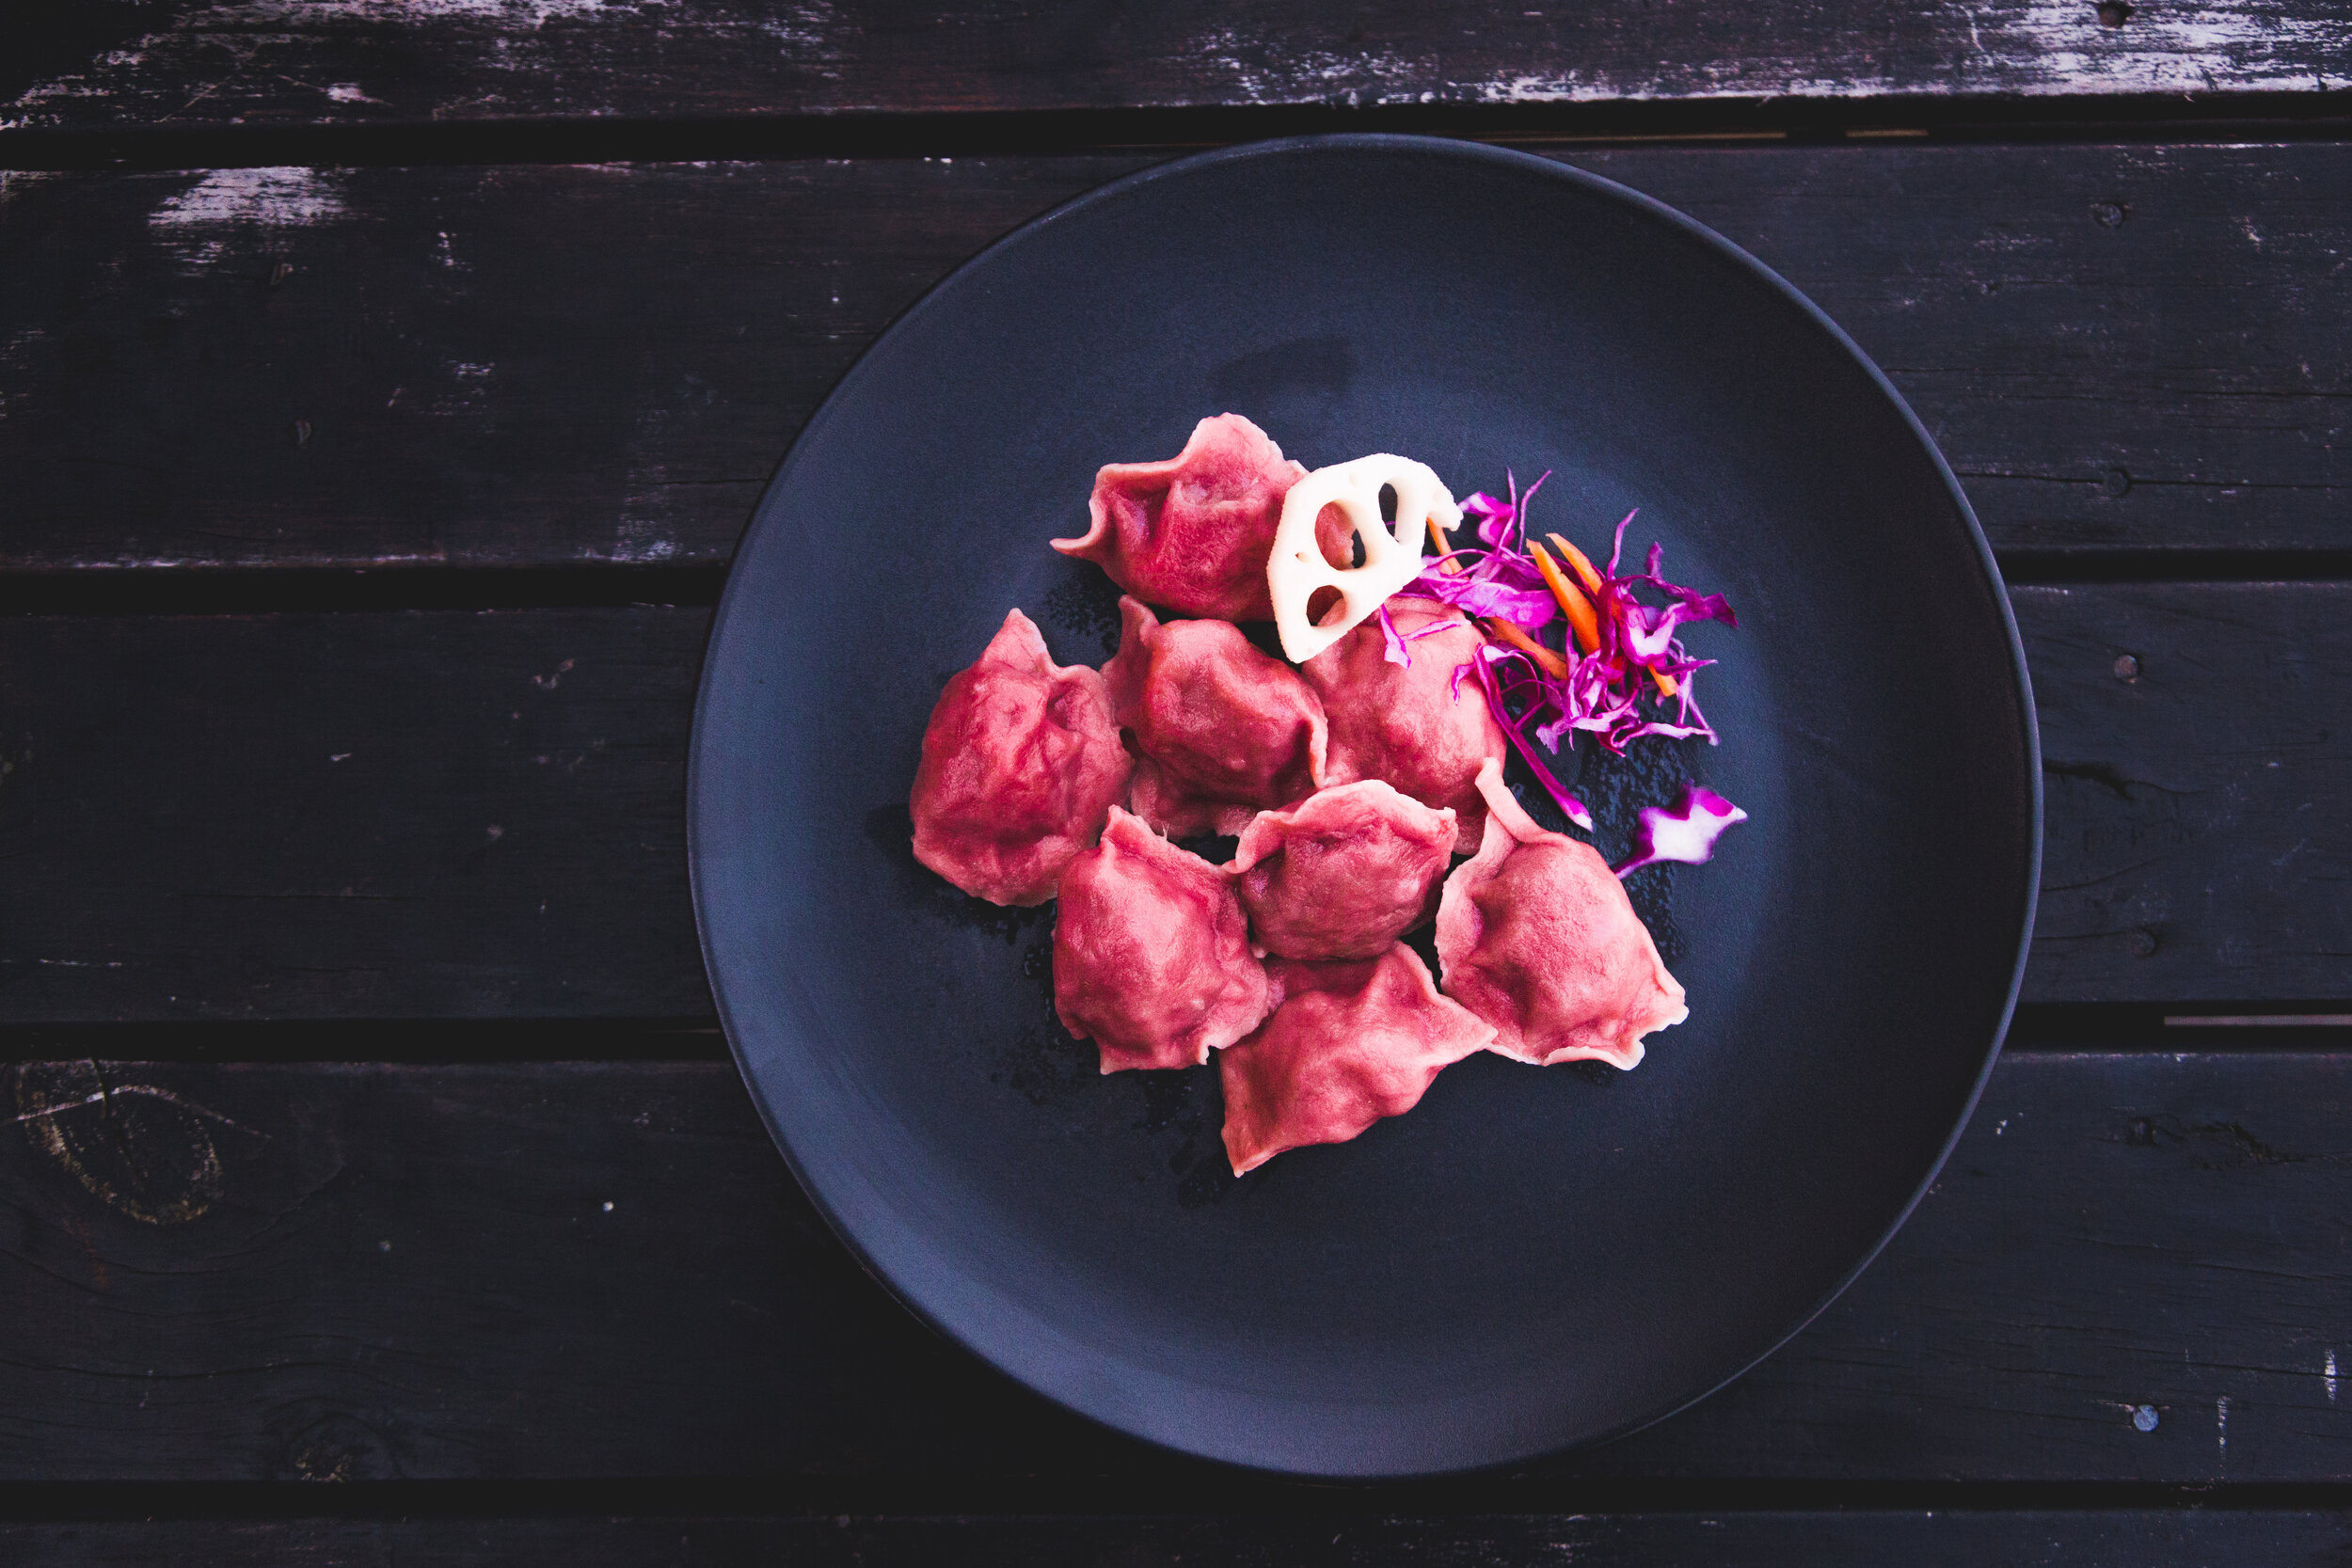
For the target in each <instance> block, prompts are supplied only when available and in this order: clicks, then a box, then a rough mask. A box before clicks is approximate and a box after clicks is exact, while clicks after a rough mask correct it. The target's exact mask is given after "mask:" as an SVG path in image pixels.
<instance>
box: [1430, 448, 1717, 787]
mask: <svg viewBox="0 0 2352 1568" xmlns="http://www.w3.org/2000/svg"><path fill="white" fill-rule="evenodd" d="M1550 477H1551V476H1550V474H1549V471H1547V472H1546V473H1545V475H1544V479H1549V478H1550ZM1542 483H1543V479H1538V480H1537V481H1536V482H1535V483H1534V484H1531V485H1529V486H1528V488H1527V491H1526V493H1525V494H1521V493H1520V492H1519V489H1518V484H1517V483H1516V482H1513V483H1512V484H1511V486H1510V499H1507V500H1498V499H1495V498H1494V497H1492V496H1489V495H1486V494H1485V493H1483V492H1482V493H1480V494H1478V495H1474V496H1472V497H1470V499H1469V500H1467V501H1464V502H1463V503H1462V510H1463V512H1464V513H1465V514H1466V515H1469V516H1472V517H1475V518H1477V519H1478V536H1479V538H1480V539H1482V540H1484V541H1485V542H1486V548H1485V549H1483V550H1470V549H1463V550H1455V551H1454V552H1452V553H1451V554H1449V555H1446V556H1442V557H1439V558H1438V560H1437V561H1435V562H1432V563H1431V565H1430V567H1429V568H1428V569H1427V570H1425V571H1423V572H1422V575H1421V576H1420V577H1419V578H1415V579H1414V581H1413V582H1412V584H1411V585H1410V586H1409V587H1407V588H1406V593H1410V594H1425V595H1427V596H1429V597H1432V598H1438V599H1443V600H1444V601H1445V602H1447V603H1448V604H1454V605H1458V606H1460V607H1461V608H1462V609H1463V610H1465V611H1466V612H1468V613H1470V614H1471V615H1481V616H1486V615H1491V616H1498V617H1500V618H1502V619H1504V620H1507V621H1509V622H1511V623H1512V624H1513V625H1514V626H1518V627H1519V628H1520V629H1522V630H1524V631H1527V632H1529V633H1530V634H1531V635H1532V634H1533V633H1534V631H1535V630H1536V629H1537V628H1539V627H1541V626H1546V625H1548V624H1549V623H1550V621H1551V620H1552V612H1553V610H1555V609H1556V608H1557V606H1556V605H1555V603H1554V601H1553V599H1552V596H1551V593H1550V590H1549V587H1548V586H1547V585H1546V584H1545V582H1544V578H1543V574H1542V572H1541V570H1540V569H1539V568H1538V567H1537V566H1536V564H1535V560H1534V556H1533V555H1531V554H1530V553H1528V551H1527V549H1526V540H1527V503H1528V501H1529V500H1530V499H1532V498H1533V497H1534V494H1535V491H1536V490H1537V488H1539V487H1540V486H1541V485H1542ZM1634 515H1635V514H1634V513H1631V512H1629V513H1627V514H1626V515H1625V517H1624V519H1623V520H1622V521H1620V522H1619V523H1618V524H1617V530H1616V534H1615V537H1614V538H1613V540H1612V542H1611V547H1610V552H1609V568H1608V570H1607V571H1606V572H1603V573H1601V574H1600V576H1601V583H1600V590H1599V592H1598V593H1597V594H1591V595H1590V597H1591V598H1592V600H1593V606H1594V610H1595V619H1596V621H1597V625H1598V628H1599V634H1600V646H1599V647H1598V648H1597V649H1594V650H1593V651H1592V652H1590V653H1584V652H1581V651H1580V650H1579V649H1578V648H1577V647H1576V645H1575V642H1574V641H1573V639H1572V637H1571V636H1570V635H1568V634H1567V633H1566V632H1565V631H1564V632H1563V634H1562V637H1561V643H1562V646H1561V648H1560V650H1559V652H1560V657H1561V658H1562V660H1563V662H1565V664H1566V665H1567V673H1566V675H1565V677H1563V676H1555V675H1552V674H1549V673H1547V672H1545V671H1544V670H1543V669H1541V668H1539V667H1538V666H1537V665H1536V663H1535V661H1534V659H1532V658H1529V657H1527V656H1525V655H1524V654H1516V655H1515V656H1514V657H1515V658H1516V659H1517V660H1518V671H1517V673H1516V677H1515V679H1514V680H1513V681H1512V682H1510V683H1509V684H1508V686H1507V688H1506V687H1502V686H1494V687H1491V689H1490V691H1489V696H1488V703H1489V705H1490V706H1492V707H1493V708H1494V711H1495V721H1496V722H1498V723H1500V724H1502V726H1503V727H1504V728H1505V729H1506V730H1510V731H1511V732H1512V733H1513V734H1515V735H1517V734H1520V733H1522V730H1523V727H1524V726H1526V725H1529V724H1533V725H1534V730H1535V738H1536V740H1537V741H1538V742H1540V743H1541V744H1542V746H1543V747H1544V749H1545V750H1546V751H1549V752H1555V753H1556V752H1558V751H1559V750H1560V747H1561V745H1562V743H1563V742H1564V741H1565V742H1567V743H1569V744H1573V743H1574V740H1575V736H1576V732H1578V731H1580V730H1581V731H1583V732H1585V733H1586V734H1588V735H1592V736H1596V737H1597V738H1598V740H1599V741H1600V743H1601V744H1602V745H1603V746H1606V747H1607V748H1609V750H1610V751H1611V752H1615V753H1617V754H1619V755H1623V754H1624V752H1625V749H1626V748H1627V747H1628V746H1630V745H1631V744H1632V743H1633V742H1635V741H1636V740H1643V739H1652V738H1654V739H1661V740H1678V739H1683V738H1686V737H1689V736H1704V737H1705V738H1706V740H1707V742H1708V745H1710V746H1711V745H1714V744H1716V742H1717V736H1716V734H1715V729H1714V726H1713V725H1711V724H1709V723H1708V721H1707V715H1706V713H1705V712H1704V711H1703V710H1702V709H1701V708H1700V707H1699V705H1698V700H1697V698H1696V697H1695V695H1694V694H1693V692H1692V676H1693V675H1694V674H1696V673H1697V672H1699V671H1701V670H1704V669H1706V668H1707V667H1708V665H1709V664H1711V663H1713V662H1714V661H1713V660H1712V659H1704V658H1696V657H1692V654H1691V652H1690V650H1689V649H1687V648H1685V647H1684V646H1683V645H1682V642H1681V641H1680V640H1679V639H1678V638H1677V635H1676V633H1677V631H1678V630H1679V629H1680V628H1681V627H1683V626H1691V625H1693V624H1695V623H1698V622H1702V621H1721V622H1723V623H1724V624H1725V625H1727V626H1732V627H1735V628H1736V627H1737V626H1739V624H1740V623H1739V620H1738V618H1737V617H1736V616H1734V615H1733V614H1732V612H1731V606H1730V605H1729V604H1728V603H1727V602H1725V600H1724V596H1723V595H1722V594H1701V593H1698V592H1696V591H1694V590H1692V589H1689V588H1685V587H1683V586H1681V585H1680V584H1679V583H1673V582H1668V581H1667V580H1666V579H1665V578H1663V577H1661V576H1660V575H1659V562H1660V558H1661V555H1662V554H1663V551H1662V549H1661V546H1658V545H1656V544H1653V545H1651V546H1650V547H1649V555H1648V558H1647V560H1646V561H1645V562H1644V569H1643V570H1642V571H1640V572H1635V573H1628V574H1625V575H1622V576H1621V575H1620V574H1619V571H1618V567H1619V563H1620V562H1622V560H1623V559H1624V552H1625V531H1626V529H1627V527H1628V525H1629V524H1630V523H1631V522H1632V521H1633V518H1634ZM1448 562H1452V563H1454V564H1455V565H1457V566H1459V565H1461V564H1462V563H1463V562H1470V564H1469V565H1468V566H1466V567H1464V568H1463V569H1462V570H1461V572H1460V574H1459V575H1458V576H1456V575H1449V574H1448V573H1447V571H1446V570H1445V566H1446V563H1448ZM1637 587H1645V588H1649V589H1651V590H1654V591H1655V592H1657V593H1658V594H1662V595H1664V597H1665V599H1666V601H1667V602H1666V603H1665V604H1663V605H1650V604H1645V603H1643V602H1642V600H1641V599H1640V598H1638V597H1636V596H1635V592H1634V591H1635V589H1636V588H1637ZM1562 619H1563V621H1564V623H1565V617H1563V618H1562ZM1661 675H1662V676H1664V677H1666V678H1667V679H1668V680H1670V681H1671V682H1672V683H1673V685H1674V694H1673V695H1672V696H1671V697H1669V696H1666V695H1664V694H1663V692H1662V691H1661V689H1660V687H1659V684H1658V679H1657V677H1659V676H1661ZM1506 690H1507V692H1508V694H1509V695H1510V696H1512V697H1513V698H1515V699H1518V700H1519V701H1520V703H1521V705H1520V706H1519V708H1518V711H1517V712H1516V713H1515V712H1513V711H1512V710H1511V708H1510V707H1509V706H1507V705H1505V704H1504V703H1503V702H1502V697H1501V695H1499V693H1502V692H1504V691H1506ZM1645 704H1648V706H1646V707H1645Z"/></svg>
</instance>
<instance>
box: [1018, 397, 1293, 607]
mask: <svg viewBox="0 0 2352 1568" xmlns="http://www.w3.org/2000/svg"><path fill="white" fill-rule="evenodd" d="M1306 474H1307V470H1306V469H1304V468H1302V467H1299V466H1298V465H1297V464H1295V463H1293V462H1291V461H1290V460H1289V459H1287V458H1285V457H1284V456H1283V455H1282V449H1281V448H1280V447H1278V446H1276V445H1275V444H1274V441H1273V438H1272V437H1271V436H1267V435H1266V433H1265V432H1264V431H1263V430H1260V429H1259V428H1258V427H1257V426H1256V425H1254V424H1251V423H1250V422H1249V421H1248V420H1245V419H1243V418H1242V417H1241V416H1240V415H1239V414H1219V415H1218V416H1216V418H1215V419H1213V420H1201V421H1200V423H1199V424H1197V425H1195V426H1194V427H1193V431H1192V438H1191V439H1190V440H1188V441H1186V442H1185V443H1184V451H1181V452H1179V453H1177V454H1176V455H1175V456H1174V457H1171V458H1168V459H1166V460H1165V461H1163V462H1158V463H1113V464H1109V465H1107V466H1106V467H1104V468H1103V469H1102V471H1101V472H1099V473H1097V474H1096V475H1095V477H1094V494H1093V496H1092V497H1091V498H1089V500H1088V502H1087V513H1088V515H1089V521H1090V523H1091V526H1090V527H1089V528H1088V530H1087V531H1086V532H1085V533H1084V534H1083V535H1081V536H1080V537H1078V538H1076V539H1057V540H1055V541H1054V542H1053V544H1054V548H1056V549H1057V550H1059V551H1061V552H1062V553H1063V554H1064V555H1074V556H1078V557H1080V558H1082V559H1084V560H1088V561H1091V562H1096V563H1097V564H1099V565H1100V566H1101V567H1102V568H1103V570H1104V571H1105V572H1107V573H1109V574H1110V578H1111V580H1112V581H1113V582H1116V583H1118V584H1119V586H1120V587H1121V588H1123V589H1125V590H1126V591H1127V592H1128V593H1130V594H1134V595H1135V596H1136V597H1137V598H1139V599H1141V600H1143V601H1144V602H1145V603H1147V604H1155V605H1161V606H1164V607H1166V608H1167V609H1169V610H1182V611H1184V613H1186V614H1188V615H1216V616H1222V617H1223V618H1224V619H1226V620H1229V621H1270V620H1272V619H1273V618H1274V601H1273V600H1272V598H1270V597H1269V596H1268V594H1267V589H1266V558H1267V556H1269V555H1270V554H1272V553H1273V549H1274V529H1275V525H1276V524H1277V523H1279V522H1280V521H1281V520H1282V498H1283V497H1285V496H1287V495H1289V494H1290V488H1291V486H1292V485H1294V484H1295V483H1298V482H1299V481H1300V480H1301V479H1303V478H1305V477H1306Z"/></svg>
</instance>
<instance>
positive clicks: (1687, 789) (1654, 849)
mask: <svg viewBox="0 0 2352 1568" xmlns="http://www.w3.org/2000/svg"><path fill="white" fill-rule="evenodd" d="M1747 819H1748V814H1747V813H1746V812H1744V811H1741V810H1740V808H1739V807H1738V806H1735V805H1733V804H1732V803H1731V802H1730V801H1729V800H1724V798H1723V797H1722V796H1720V795H1718V794H1716V793H1715V792H1714V791H1713V790H1711V789H1709V788H1708V787H1707V786H1706V785H1705V784H1684V785H1683V786H1682V793H1681V794H1679V795H1677V796H1676V797H1675V803H1674V804H1673V805H1671V806H1645V807H1643V808H1642V812H1641V817H1640V824H1639V826H1637V827H1636V828H1635V829H1634V830H1633V853H1632V854H1631V855H1629V856H1628V857H1627V858H1626V859H1624V860H1622V861H1620V862H1618V863H1616V864H1615V865H1613V866H1612V867H1611V868H1610V869H1611V870H1613V871H1614V872H1616V874H1617V875H1618V876H1620V877H1623V876H1625V875H1626V874H1627V873H1628V872H1632V871H1639V870H1640V869H1641V868H1642V867H1644V866H1645V865H1656V864H1658V863H1660V862H1661V861H1677V862H1679V863H1682V864H1685V865H1704V864H1706V863H1707V862H1708V861H1709V860H1711V859H1713V858H1714V854H1715V841H1716V840H1717V839H1719V838H1721V837H1723V835H1724V830H1725V829H1727V828H1729V827H1731V826H1732V824H1734V823H1736V822H1745V821H1746V820H1747Z"/></svg>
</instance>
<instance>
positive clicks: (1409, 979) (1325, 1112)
mask: <svg viewBox="0 0 2352 1568" xmlns="http://www.w3.org/2000/svg"><path fill="white" fill-rule="evenodd" d="M1268 969H1269V971H1270V972H1271V974H1272V975H1273V980H1274V987H1275V990H1276V991H1277V992H1278V993H1279V997H1280V1006H1278V1007H1276V1008H1275V1010H1274V1014H1273V1016H1272V1017H1270V1018H1268V1019H1267V1020H1266V1021H1265V1022H1264V1023H1263V1024H1261V1025H1260V1026H1259V1028H1258V1030H1257V1032H1256V1033H1254V1034H1252V1035H1251V1036H1250V1037H1248V1039H1245V1040H1243V1041H1242V1042H1241V1043H1240V1044H1238V1045H1235V1046H1232V1047H1231V1048H1230V1049H1228V1050H1226V1051H1224V1052H1223V1053H1220V1054H1219V1055H1218V1056H1217V1070H1218V1073H1219V1074H1220V1076H1221V1077H1222V1078H1223V1079H1224V1084H1225V1153H1226V1157H1227V1158H1228V1159H1229V1160H1231V1161H1232V1165H1233V1174H1234V1175H1235V1176H1239V1175H1241V1174H1242V1173H1243V1172H1244V1171H1248V1170H1252V1169H1255V1168H1256V1167H1257V1166H1259V1165H1263V1164H1265V1163H1266V1162H1267V1161H1268V1160H1271V1159H1273V1158H1274V1157H1275V1156H1276V1155H1277V1154H1279V1153H1281V1152H1282V1151H1283V1150H1284V1149H1286V1148H1301V1147H1303V1146H1305V1145H1307V1144H1338V1143H1345V1142H1346V1141H1347V1140H1348V1139H1350V1138H1352V1137H1354V1136H1356V1134H1358V1133H1359V1132H1362V1131H1363V1130H1364V1129H1365V1128H1367V1127H1370V1126H1371V1125H1372V1124H1373V1123H1374V1122H1375V1121H1378V1120H1379V1119H1380V1118H1381V1117H1394V1116H1402V1115H1403V1114H1404V1113H1406V1111H1409V1110H1411V1109H1412V1108H1413V1107H1414V1106H1415V1105H1417V1104H1419V1103H1420V1102H1421V1097H1422V1093H1423V1092H1424V1091H1425V1090H1427V1088H1428V1087H1429V1085H1430V1083H1431V1082H1432V1081H1433V1080H1435V1079H1436V1077H1437V1076H1438V1071H1439V1070H1440V1069H1443V1068H1444V1067H1445V1066H1446V1065H1447V1064H1449V1063H1452V1062H1458V1061H1460V1060H1461V1059H1462V1058H1463V1057H1465V1056H1467V1055H1469V1054H1470V1053H1472V1052H1474V1051H1477V1050H1479V1049H1481V1048H1482V1047H1484V1046H1485V1045H1486V1043H1487V1042H1488V1041H1489V1040H1491V1039H1493V1038H1494V1033H1495V1032H1494V1029H1493V1027H1492V1026H1491V1025H1489V1024H1487V1023H1486V1022H1482V1021H1481V1020H1480V1019H1479V1018H1477V1017H1476V1016H1475V1015H1474V1014H1472V1013H1471V1012H1470V1009H1468V1008H1467V1007H1464V1006H1460V1005H1458V1004H1456V1003H1454V1002H1451V1001H1448V1000H1447V999H1446V998H1445V997H1443V996H1440V995H1438V988H1437V987H1436V986H1435V985H1434V984H1432V983H1431V981H1430V978H1429V969H1428V966H1427V965H1425V964H1423V963H1422V961H1421V958H1420V956H1419V955H1418V954H1416V953H1415V952H1414V951H1413V950H1412V949H1411V948H1409V947H1407V946H1406V945H1405V944H1404V943H1403V942H1397V943H1395V944H1393V945H1391V947H1390V948H1389V950H1388V951H1387V952H1385V953H1383V954H1381V955H1380V956H1379V957H1378V958H1365V959H1360V960H1357V961H1352V962H1338V963H1295V962H1292V961H1291V960H1289V959H1287V958H1277V959H1275V960H1274V961H1273V962H1272V963H1271V964H1270V965H1269V966H1268Z"/></svg>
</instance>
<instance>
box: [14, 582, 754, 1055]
mask: <svg viewBox="0 0 2352 1568" xmlns="http://www.w3.org/2000/svg"><path fill="white" fill-rule="evenodd" d="M708 619H709V612H708V611H707V610H675V611H673V610H570V611H538V612H525V613H487V612H485V613H469V612H462V611H440V612H436V613H429V614H385V615H312V616H285V617H261V618H253V619H244V618H235V617H218V618H203V619H182V618H173V617H156V618H139V619H131V620H121V621H117V620H100V619H87V620H86V619H79V618H70V619H49V620H22V621H16V622H13V623H9V624H8V625H6V626H0V648H5V649H6V650H7V651H6V652H5V653H0V726H5V728H4V729H0V735H4V736H5V740H0V764H5V765H6V766H7V767H8V772H7V773H6V774H5V775H0V855H5V856H7V857H8V865H9V874H8V880H9V889H10V897H9V899H8V904H7V908H6V910H5V911H0V1017H9V1018H15V1019H18V1020H40V1021H45V1022H54V1021H62V1020H67V1019H76V1018H78V1019H86V1020H109V1019H151V1018H203V1017H258V1018H293V1019H301V1018H349V1017H367V1016H373V1017H390V1018H402V1017H419V1016H424V1017H436V1016H437V1017H528V1016H548V1015H569V1016H597V1015H603V1016H616V1017H652V1016H677V1015H684V1014H702V1013H706V1012H707V1011H708V1010H709V1006H710V1003H709V999H708V995H707V991H706V990H705V988H704V984H703V977H702V958H701V955H700V953H699V952H698V951H697V949H696V946H695V940H694V928H693V919H692V915H691V911H689V909H688V907H687V901H686V868H685V829H684V821H685V790H686V732H687V726H688V722H689V720H690V716H691V708H692V703H693V689H694V675H695V671H696V668H697V666H698V664H699V662H700V659H701V654H702V639H703V633H704V628H705V626H706V625H707V622H708Z"/></svg>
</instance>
